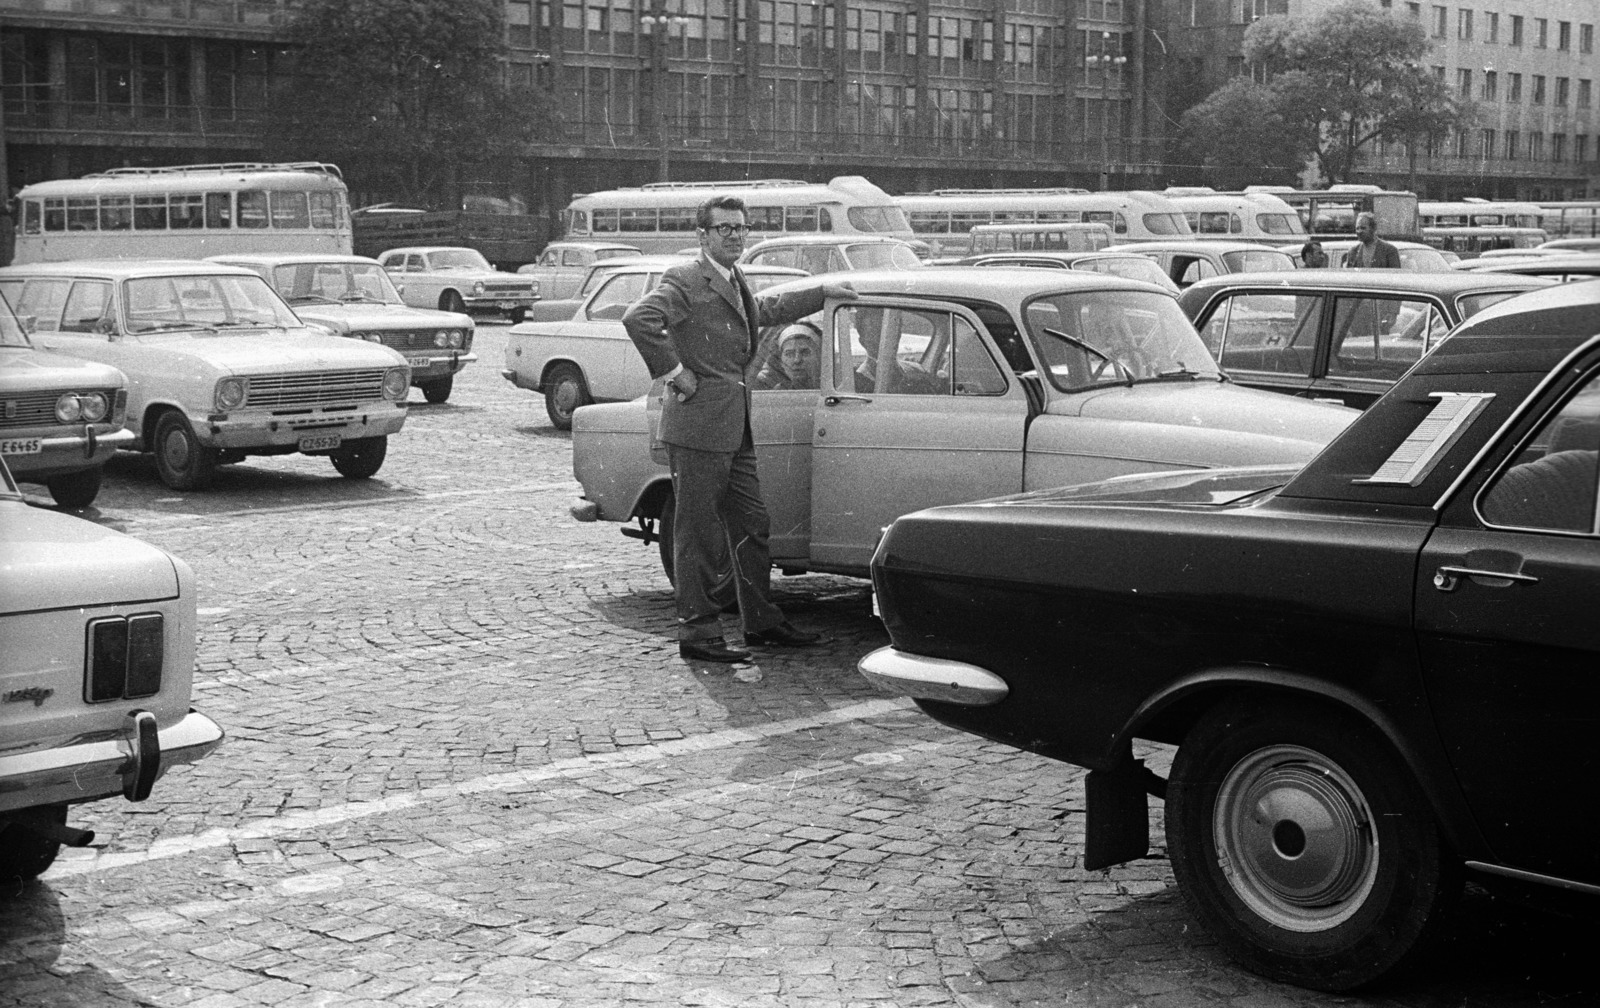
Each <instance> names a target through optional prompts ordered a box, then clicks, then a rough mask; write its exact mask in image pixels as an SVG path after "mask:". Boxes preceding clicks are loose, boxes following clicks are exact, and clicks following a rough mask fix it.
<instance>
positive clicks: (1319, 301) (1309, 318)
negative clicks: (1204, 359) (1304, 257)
mask: <svg viewBox="0 0 1600 1008" xmlns="http://www.w3.org/2000/svg"><path fill="white" fill-rule="evenodd" d="M1324 300H1325V299H1324V298H1323V296H1322V295H1320V294H1318V293H1315V292H1311V293H1298V294H1284V293H1280V292H1277V291H1250V290H1243V291H1235V292H1232V293H1228V294H1224V295H1223V296H1221V297H1220V298H1218V300H1217V301H1216V302H1215V303H1214V305H1213V306H1212V307H1211V308H1210V309H1209V311H1208V312H1207V313H1206V314H1205V315H1204V316H1203V317H1202V318H1201V319H1200V320H1199V322H1200V324H1199V332H1200V338H1201V339H1202V340H1204V341H1205V344H1206V347H1207V349H1209V350H1210V351H1211V354H1212V356H1214V357H1215V358H1216V359H1217V363H1218V364H1220V365H1221V366H1222V370H1224V371H1226V372H1227V373H1228V375H1229V377H1231V378H1233V380H1234V381H1236V382H1238V383H1239V384H1241V385H1247V386H1249V387H1251V388H1258V389H1265V390H1267V391H1269V392H1282V393H1285V394H1287V395H1294V396H1311V395H1312V391H1311V389H1312V383H1311V376H1312V375H1313V374H1314V373H1315V370H1316V368H1317V356H1318V334H1319V333H1320V332H1321V330H1322V328H1323V302H1324Z"/></svg>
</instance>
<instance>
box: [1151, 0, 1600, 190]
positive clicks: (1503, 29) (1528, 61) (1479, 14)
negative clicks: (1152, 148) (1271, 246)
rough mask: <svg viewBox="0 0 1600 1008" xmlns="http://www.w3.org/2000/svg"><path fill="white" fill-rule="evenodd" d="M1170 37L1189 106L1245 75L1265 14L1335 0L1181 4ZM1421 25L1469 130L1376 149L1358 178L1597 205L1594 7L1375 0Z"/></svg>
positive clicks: (1599, 13) (1573, 1)
mask: <svg viewBox="0 0 1600 1008" xmlns="http://www.w3.org/2000/svg"><path fill="white" fill-rule="evenodd" d="M1175 2H1176V3H1177V8H1176V9H1174V10H1172V11H1171V12H1170V17H1169V33H1170V42H1171V43H1172V49H1173V53H1174V56H1175V57H1176V58H1175V60H1174V64H1175V66H1174V70H1173V72H1172V75H1171V77H1172V80H1173V85H1174V88H1176V89H1181V90H1182V91H1183V92H1185V93H1184V95H1183V99H1184V100H1181V102H1180V104H1181V106H1182V107H1187V106H1188V105H1192V104H1194V103H1195V102H1196V101H1198V100H1200V99H1202V98H1204V96H1205V95H1206V94H1209V93H1210V91H1212V90H1214V89H1215V88H1217V87H1220V86H1221V85H1222V84H1223V83H1225V82H1226V81H1227V80H1228V79H1229V78H1230V77H1233V76H1238V75H1241V74H1249V73H1251V72H1252V70H1251V68H1250V67H1249V66H1247V65H1246V64H1245V62H1244V57H1243V42H1244V32H1245V29H1246V28H1247V27H1249V25H1250V24H1251V23H1252V22H1253V21H1255V20H1256V19H1258V18H1260V17H1264V16H1266V15H1269V14H1285V13H1286V14H1288V15H1290V16H1291V17H1296V18H1311V17H1315V16H1317V15H1319V14H1321V13H1323V12H1324V11H1326V10H1327V9H1328V8H1330V7H1332V6H1334V4H1335V3H1337V2H1338V0H1175ZM1372 2H1373V4H1374V6H1376V7H1379V8H1382V9H1385V10H1388V11H1389V12H1390V13H1391V14H1393V15H1394V16H1396V17H1402V18H1409V19H1412V20H1415V21H1417V22H1419V23H1420V24H1421V25H1422V26H1423V29H1424V31H1425V32H1426V34H1427V36H1428V39H1429V41H1430V42H1431V43H1432V44H1433V49H1432V52H1431V53H1430V54H1429V56H1428V65H1429V68H1430V69H1431V70H1432V72H1433V73H1435V74H1436V75H1438V76H1439V77H1440V78H1442V79H1443V80H1445V81H1446V82H1448V83H1449V84H1450V85H1451V86H1452V87H1454V88H1455V89H1456V91H1457V93H1458V94H1459V95H1460V96H1461V97H1463V98H1467V99H1470V100H1472V101H1473V102H1474V103H1475V104H1476V106H1477V110H1478V119H1477V121H1476V122H1475V123H1474V125H1473V126H1472V127H1471V128H1469V129H1467V130H1464V131H1462V132H1460V133H1458V134H1455V135H1451V136H1447V137H1437V138H1435V139H1434V142H1433V143H1432V145H1431V147H1429V148H1428V149H1426V150H1423V149H1418V150H1415V151H1413V150H1411V149H1409V148H1407V147H1406V145H1404V144H1399V143H1389V144H1380V145H1378V146H1377V147H1375V148H1373V149H1370V150H1369V151H1368V153H1367V154H1366V156H1365V157H1364V158H1363V160H1362V162H1361V165H1360V167H1359V169H1358V171H1359V181H1362V182H1370V183H1376V184H1378V185H1382V186H1384V187H1386V188H1392V189H1405V188H1411V189H1414V190H1416V191H1417V192H1418V194H1419V195H1422V196H1425V197H1428V198H1432V199H1458V198H1460V197H1463V196H1481V197H1485V198H1499V199H1522V200H1568V199H1574V200H1575V199H1589V198H1600V112H1597V111H1596V107H1595V102H1596V100H1597V95H1596V90H1595V89H1596V86H1597V84H1600V55H1597V54H1596V50H1595V32H1596V29H1597V25H1600V4H1597V3H1596V0H1475V2H1474V3H1473V4H1472V5H1471V6H1463V5H1462V4H1461V3H1460V2H1459V0H1455V2H1451V3H1447V4H1438V3H1432V2H1427V0H1372Z"/></svg>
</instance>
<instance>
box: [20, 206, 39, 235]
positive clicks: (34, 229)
mask: <svg viewBox="0 0 1600 1008" xmlns="http://www.w3.org/2000/svg"><path fill="white" fill-rule="evenodd" d="M40 211H41V207H40V205H39V202H38V201H37V200H24V201H23V204H22V233H23V234H38V233H39V232H40V231H42V230H43V229H44V217H43V215H42V213H41V212H40Z"/></svg>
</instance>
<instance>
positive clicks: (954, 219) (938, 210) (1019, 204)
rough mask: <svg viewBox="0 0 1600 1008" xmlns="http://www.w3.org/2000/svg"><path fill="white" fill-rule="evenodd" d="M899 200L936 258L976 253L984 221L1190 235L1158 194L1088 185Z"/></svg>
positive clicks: (1134, 234)
mask: <svg viewBox="0 0 1600 1008" xmlns="http://www.w3.org/2000/svg"><path fill="white" fill-rule="evenodd" d="M894 201H895V202H896V203H898V204H899V205H900V207H901V208H902V209H904V210H905V212H906V215H907V216H908V217H909V218H910V219H911V231H912V233H913V234H915V235H916V236H917V238H919V239H921V240H922V241H924V242H927V243H928V245H929V246H930V248H931V249H932V255H934V256H941V257H942V256H964V255H970V254H971V248H972V229H973V228H974V227H977V226H978V225H980V224H1026V223H1030V222H1033V221H1068V222H1079V221H1082V222H1088V223H1100V224H1109V225H1110V226H1111V231H1112V234H1114V235H1115V236H1116V237H1117V239H1118V240H1119V241H1142V240H1151V239H1156V238H1175V237H1188V236H1189V235H1190V234H1191V233H1192V232H1191V231H1190V230H1189V222H1188V221H1186V220H1184V217H1183V211H1181V210H1179V209H1178V208H1177V206H1175V205H1174V204H1173V202H1172V201H1171V200H1170V199H1168V198H1167V197H1165V196H1163V195H1162V194H1160V193H1156V192H1143V191H1136V192H1089V191H1088V190H1086V189H936V190H934V191H933V192H926V193H907V194H905V195H904V196H896V197H895V198H894Z"/></svg>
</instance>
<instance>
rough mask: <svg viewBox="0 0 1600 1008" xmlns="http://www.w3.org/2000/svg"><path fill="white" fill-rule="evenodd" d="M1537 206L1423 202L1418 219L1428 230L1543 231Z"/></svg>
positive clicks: (1482, 201) (1470, 201)
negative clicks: (1453, 228)
mask: <svg viewBox="0 0 1600 1008" xmlns="http://www.w3.org/2000/svg"><path fill="white" fill-rule="evenodd" d="M1540 213H1541V209H1540V207H1539V204H1537V203H1516V202H1509V201H1503V200H1486V199H1476V198H1472V197H1469V198H1467V199H1464V200H1457V201H1453V202H1439V201H1435V200H1423V201H1422V202H1420V203H1418V204H1417V218H1418V221H1419V223H1421V225H1422V226H1423V227H1424V228H1431V227H1515V228H1536V227H1543V226H1544V225H1543V224H1542V223H1541V222H1540V219H1539V217H1540Z"/></svg>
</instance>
